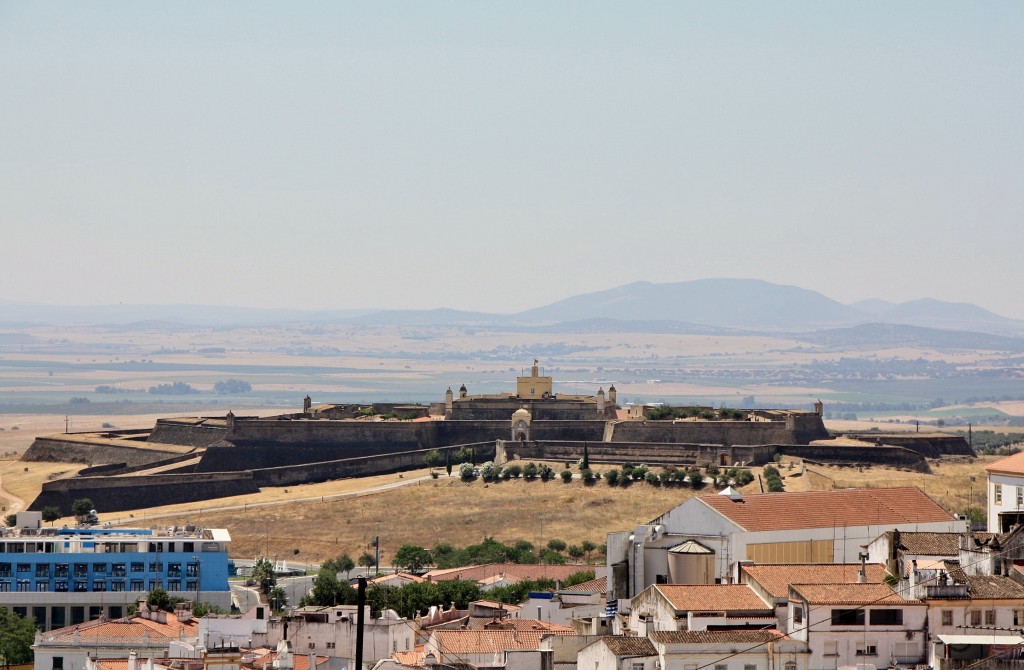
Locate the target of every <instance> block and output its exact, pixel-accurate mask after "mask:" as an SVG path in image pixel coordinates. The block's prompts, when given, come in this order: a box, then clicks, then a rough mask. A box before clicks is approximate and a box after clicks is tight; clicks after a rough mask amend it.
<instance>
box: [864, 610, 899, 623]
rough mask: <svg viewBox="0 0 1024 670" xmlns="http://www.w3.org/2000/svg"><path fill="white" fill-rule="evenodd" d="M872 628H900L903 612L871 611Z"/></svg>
mask: <svg viewBox="0 0 1024 670" xmlns="http://www.w3.org/2000/svg"><path fill="white" fill-rule="evenodd" d="M870 619H871V625H872V626H902V625H903V610H871V616H870Z"/></svg>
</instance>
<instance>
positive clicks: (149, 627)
mask: <svg viewBox="0 0 1024 670" xmlns="http://www.w3.org/2000/svg"><path fill="white" fill-rule="evenodd" d="M75 633H77V634H78V636H79V639H88V638H93V637H103V638H122V639H125V640H128V639H134V638H141V637H142V636H144V635H146V636H148V637H149V639H150V640H151V641H154V642H155V641H158V640H167V641H168V642H169V641H170V640H177V639H180V638H188V637H196V636H197V635H198V634H199V621H198V620H197V619H192V620H190V621H188V622H185V623H182V622H180V621H178V619H177V617H175V616H174V614H172V613H170V612H168V613H167V617H166V622H165V623H161V622H159V621H153V620H151V619H147V618H145V617H144V616H142V615H139V614H135V615H133V616H131V617H126V618H124V619H111V620H107V619H95V620H93V621H88V622H86V623H82V624H77V625H74V626H66V627H64V628H58V629H56V630H51V631H50V632H49V633H44V634H43V638H42V639H43V642H44V643H45V642H47V641H53V642H58V641H69V640H73V639H74V636H75Z"/></svg>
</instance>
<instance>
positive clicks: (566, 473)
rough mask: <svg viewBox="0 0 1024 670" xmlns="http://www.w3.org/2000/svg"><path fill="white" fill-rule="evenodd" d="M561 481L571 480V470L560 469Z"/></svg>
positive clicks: (567, 481)
mask: <svg viewBox="0 0 1024 670" xmlns="http://www.w3.org/2000/svg"><path fill="white" fill-rule="evenodd" d="M562 481H563V482H565V483H566V484H568V483H569V482H571V481H572V472H571V471H569V470H562Z"/></svg>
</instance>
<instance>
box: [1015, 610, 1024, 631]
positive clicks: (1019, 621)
mask: <svg viewBox="0 0 1024 670" xmlns="http://www.w3.org/2000/svg"><path fill="white" fill-rule="evenodd" d="M1013 625H1014V627H1015V628H1016V627H1018V626H1024V610H1013Z"/></svg>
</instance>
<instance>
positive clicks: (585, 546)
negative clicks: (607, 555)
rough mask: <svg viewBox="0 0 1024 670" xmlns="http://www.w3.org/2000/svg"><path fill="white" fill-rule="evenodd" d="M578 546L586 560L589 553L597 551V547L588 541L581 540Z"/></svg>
mask: <svg viewBox="0 0 1024 670" xmlns="http://www.w3.org/2000/svg"><path fill="white" fill-rule="evenodd" d="M580 546H581V547H583V552H584V553H585V554H586V555H587V558H588V559H589V558H590V554H591V552H593V551H594V550H595V549H597V545H596V544H594V543H593V542H591V541H590V540H583V541H582V542H580ZM591 579H593V577H591Z"/></svg>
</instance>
